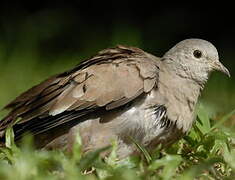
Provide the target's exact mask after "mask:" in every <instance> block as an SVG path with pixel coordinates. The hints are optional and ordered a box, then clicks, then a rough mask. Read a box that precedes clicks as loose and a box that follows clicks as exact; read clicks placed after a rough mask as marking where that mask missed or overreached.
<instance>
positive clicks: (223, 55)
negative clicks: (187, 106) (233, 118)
mask: <svg viewBox="0 0 235 180" xmlns="http://www.w3.org/2000/svg"><path fill="white" fill-rule="evenodd" d="M0 4H1V6H0V66H1V67H0V69H1V71H0V83H1V84H0V107H2V106H3V104H5V103H6V102H8V101H9V100H11V99H13V98H14V97H15V96H16V95H17V94H19V93H20V92H22V91H24V90H26V89H27V88H29V87H31V86H32V85H34V84H36V83H38V82H40V81H42V80H43V79H44V78H46V77H48V76H49V75H52V74H54V73H58V72H61V71H64V70H66V69H68V68H71V67H72V66H73V65H75V64H77V63H79V61H80V60H82V59H84V58H88V57H89V56H91V55H94V54H95V53H96V52H97V51H98V50H101V49H103V48H107V47H111V46H115V45H116V44H126V45H132V46H138V47H140V48H142V49H144V50H146V51H148V52H150V53H152V54H155V55H157V56H162V55H163V54H164V53H165V52H166V51H167V50H168V49H169V48H171V47H172V46H173V45H174V44H175V43H177V42H179V41H181V40H183V39H186V38H202V39H205V40H208V41H210V42H212V43H213V44H214V45H215V46H216V47H217V49H218V51H219V54H220V59H221V61H222V62H223V64H224V65H225V66H226V67H227V68H228V69H229V70H230V71H231V75H232V78H230V79H228V78H227V77H226V76H224V75H223V74H221V73H214V75H213V76H212V78H211V79H210V81H209V82H208V84H207V86H206V89H205V91H204V92H203V95H202V100H201V102H202V103H203V104H204V105H205V107H206V108H207V109H208V111H209V112H213V113H212V114H214V112H216V114H218V113H227V112H229V111H231V110H232V109H234V108H235V78H234V76H235V68H234V67H235V60H234V57H235V49H234V43H235V35H234V33H235V18H234V8H233V5H232V4H227V3H225V2H224V3H223V2H221V1H219V2H215V1H214V2H213V3H210V4H207V3H206V2H205V1H204V2H200V1H190V2H189V3H185V4H179V2H177V3H172V2H168V3H164V1H162V2H161V3H159V1H155V3H153V2H151V1H85V0H84V1H73V2H65V1H56V2H52V1H51V2H44V1H40V2H36V1H32V2H23V1H20V2H13V1H7V2H1V3H0Z"/></svg>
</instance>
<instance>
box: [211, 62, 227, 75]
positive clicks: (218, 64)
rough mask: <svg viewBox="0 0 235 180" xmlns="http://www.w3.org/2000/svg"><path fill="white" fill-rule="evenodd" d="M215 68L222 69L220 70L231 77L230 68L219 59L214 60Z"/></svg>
mask: <svg viewBox="0 0 235 180" xmlns="http://www.w3.org/2000/svg"><path fill="white" fill-rule="evenodd" d="M213 69H215V70H217V71H220V72H222V73H224V74H226V75H227V76H228V77H230V73H229V71H228V69H227V68H226V67H225V66H224V65H223V64H222V63H221V62H219V61H214V63H213Z"/></svg>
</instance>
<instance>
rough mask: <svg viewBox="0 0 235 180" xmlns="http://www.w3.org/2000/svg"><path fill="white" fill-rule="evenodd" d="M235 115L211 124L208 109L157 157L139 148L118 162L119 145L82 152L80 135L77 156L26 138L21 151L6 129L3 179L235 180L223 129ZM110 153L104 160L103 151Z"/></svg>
mask: <svg viewBox="0 0 235 180" xmlns="http://www.w3.org/2000/svg"><path fill="white" fill-rule="evenodd" d="M232 114H235V111H233V112H231V113H230V114H228V115H225V116H224V117H223V118H221V120H220V121H216V123H215V121H212V120H211V119H210V118H209V117H208V114H207V113H206V111H205V109H204V108H203V106H199V108H198V116H197V121H196V123H195V125H194V126H193V128H192V130H191V132H190V133H189V134H188V135H187V136H186V137H184V138H183V139H182V140H180V141H179V142H177V143H175V144H174V145H173V146H171V147H170V148H168V149H165V150H160V149H159V148H156V150H155V151H153V152H152V153H149V152H147V150H146V149H144V147H141V146H140V145H137V147H138V148H139V151H140V154H139V155H132V156H129V157H127V158H126V159H123V160H120V161H118V160H117V157H116V147H117V144H116V143H115V142H114V143H113V145H112V147H105V148H103V149H98V150H97V151H95V152H91V153H87V154H83V153H82V151H81V139H80V137H79V136H77V139H76V144H75V145H74V147H73V151H72V153H69V154H68V153H67V152H65V151H60V150H57V151H45V150H35V149H34V148H33V146H32V138H31V137H30V136H27V137H26V138H25V139H24V141H23V144H22V145H21V147H17V146H16V145H15V144H14V134H13V131H12V130H11V129H8V130H7V136H6V146H7V147H5V148H1V149H0V167H1V168H0V179H12V180H15V179H17V180H21V179H22V180H25V179H30V180H31V179H84V180H96V179H128V180H129V179H135V180H137V179H164V180H165V179H166V180H167V179H183V180H184V179H185V180H188V179H235V133H234V131H231V130H229V129H228V128H226V127H224V126H223V125H221V123H222V122H224V121H226V120H227V119H228V118H229V116H231V115H232ZM107 149H109V150H111V153H110V155H109V156H108V157H106V158H104V159H102V158H101V157H100V153H101V152H103V151H105V150H107Z"/></svg>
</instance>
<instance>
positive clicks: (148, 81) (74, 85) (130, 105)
mask: <svg viewBox="0 0 235 180" xmlns="http://www.w3.org/2000/svg"><path fill="white" fill-rule="evenodd" d="M213 70H220V71H222V72H224V73H226V74H227V75H229V72H228V70H227V69H226V68H225V67H224V66H223V65H222V64H221V63H220V62H219V56H218V52H217V50H216V48H215V47H214V46H213V45H212V44H211V43H209V42H207V41H205V40H201V39H187V40H184V41H181V42H180V43H178V44H177V45H176V46H174V47H173V48H172V49H170V50H169V51H168V52H167V53H166V54H165V55H164V56H163V57H162V58H157V57H155V56H153V55H151V54H149V53H146V52H144V51H142V50H140V49H138V48H133V47H125V46H118V47H116V48H110V49H106V50H103V51H100V52H99V53H98V54H97V55H96V56H94V57H93V58H91V59H89V60H87V61H85V62H83V63H81V64H80V65H79V66H77V67H75V68H74V69H72V70H71V71H68V72H65V73H62V74H60V75H56V76H53V77H52V78H50V79H48V80H46V81H44V82H43V83H41V84H39V85H38V86H35V87H34V88H32V89H30V90H29V91H27V92H25V93H23V94H22V95H21V96H19V97H18V98H16V100H14V101H13V102H11V103H10V104H9V105H7V106H6V108H10V109H12V111H11V112H10V113H9V115H8V116H6V117H5V118H4V119H3V120H2V121H1V123H0V131H1V134H2V135H4V132H5V129H6V127H8V126H10V125H11V124H14V123H15V122H16V120H17V118H19V117H20V118H22V119H21V121H19V122H17V124H16V125H14V126H13V128H14V130H15V133H16V138H20V137H21V136H22V133H24V132H25V131H30V132H31V133H33V134H34V135H36V138H37V142H38V143H39V146H40V147H47V148H51V147H52V148H53V147H55V146H56V147H58V146H60V147H65V146H68V147H71V145H72V144H73V138H74V136H75V134H77V133H78V131H79V133H80V135H81V137H82V140H83V148H84V151H89V150H93V149H96V148H100V147H103V146H106V145H108V144H110V142H111V141H112V140H113V139H116V140H117V141H118V142H119V148H118V155H119V156H120V157H125V156H127V155H128V154H130V153H132V152H134V151H135V146H133V144H132V142H131V141H130V137H132V138H134V139H135V140H136V141H138V142H139V143H141V144H143V145H145V146H147V147H154V146H156V145H157V144H159V143H162V144H163V145H164V146H167V145H170V144H172V143H173V142H175V141H176V140H177V139H179V138H180V137H182V136H183V135H184V134H185V133H186V132H188V131H189V129H190V127H191V126H192V123H193V121H194V116H195V115H194V109H195V105H196V103H197V99H198V97H199V95H200V92H201V90H202V89H203V87H204V84H205V83H206V80H207V79H208V77H209V74H210V72H211V71H213Z"/></svg>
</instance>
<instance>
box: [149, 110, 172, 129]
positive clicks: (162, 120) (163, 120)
mask: <svg viewBox="0 0 235 180" xmlns="http://www.w3.org/2000/svg"><path fill="white" fill-rule="evenodd" d="M153 109H154V115H155V118H156V121H157V125H158V126H160V128H167V129H168V128H170V127H171V126H172V124H175V123H174V122H173V121H171V120H170V119H169V118H168V117H167V108H166V107H165V106H164V105H156V106H153Z"/></svg>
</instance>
